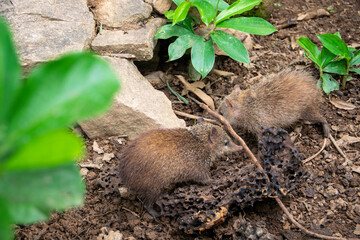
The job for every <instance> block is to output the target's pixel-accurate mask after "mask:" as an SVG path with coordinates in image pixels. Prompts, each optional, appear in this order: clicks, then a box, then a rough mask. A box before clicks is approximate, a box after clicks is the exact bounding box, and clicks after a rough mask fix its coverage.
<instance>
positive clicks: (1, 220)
mask: <svg viewBox="0 0 360 240" xmlns="http://www.w3.org/2000/svg"><path fill="white" fill-rule="evenodd" d="M12 222H13V220H12V219H11V216H10V213H9V206H8V202H7V201H5V199H3V198H1V197H0V239H2V240H10V239H13V234H12V230H13V229H12Z"/></svg>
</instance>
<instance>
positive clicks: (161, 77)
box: [145, 71, 167, 89]
mask: <svg viewBox="0 0 360 240" xmlns="http://www.w3.org/2000/svg"><path fill="white" fill-rule="evenodd" d="M145 78H146V79H147V80H148V81H149V82H150V83H151V85H152V86H153V87H154V88H156V89H161V88H164V87H165V86H166V80H167V79H166V74H165V73H164V72H162V71H156V72H152V73H149V74H148V75H146V76H145Z"/></svg>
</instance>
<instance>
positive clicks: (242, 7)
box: [214, 0, 261, 24]
mask: <svg viewBox="0 0 360 240" xmlns="http://www.w3.org/2000/svg"><path fill="white" fill-rule="evenodd" d="M260 3H261V0H238V1H236V2H235V3H233V4H231V5H230V7H228V8H227V9H225V10H224V11H222V12H221V13H220V14H219V15H218V16H217V17H216V18H215V21H214V22H215V24H218V23H220V22H222V21H224V20H226V19H228V18H230V17H232V16H234V15H236V14H241V13H243V12H246V11H249V10H251V9H252V8H253V7H255V6H256V5H258V4H260Z"/></svg>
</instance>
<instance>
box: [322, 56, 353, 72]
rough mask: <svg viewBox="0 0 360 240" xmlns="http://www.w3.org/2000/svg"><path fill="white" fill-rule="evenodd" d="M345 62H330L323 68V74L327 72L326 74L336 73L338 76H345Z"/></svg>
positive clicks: (343, 60)
mask: <svg viewBox="0 0 360 240" xmlns="http://www.w3.org/2000/svg"><path fill="white" fill-rule="evenodd" d="M346 66H347V63H346V60H345V59H342V60H335V61H333V62H330V63H329V64H328V65H327V66H326V67H325V68H324V72H328V73H336V74H340V75H347V74H348V73H347V71H346Z"/></svg>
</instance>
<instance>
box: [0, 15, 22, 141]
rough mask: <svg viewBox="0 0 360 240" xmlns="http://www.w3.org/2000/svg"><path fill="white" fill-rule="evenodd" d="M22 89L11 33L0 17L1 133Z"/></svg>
mask: <svg viewBox="0 0 360 240" xmlns="http://www.w3.org/2000/svg"><path fill="white" fill-rule="evenodd" d="M20 87H21V79H20V65H19V63H18V59H17V55H16V52H15V48H14V45H13V43H12V39H11V34H10V31H9V29H8V27H7V26H6V23H5V21H4V20H3V19H2V18H1V16H0V132H2V131H3V130H2V128H3V127H2V125H3V124H5V122H4V121H5V118H7V114H8V112H9V111H10V110H11V109H12V104H13V102H14V99H15V94H16V92H17V91H18V89H19V88H20ZM1 137H2V136H1V134H0V139H1Z"/></svg>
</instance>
